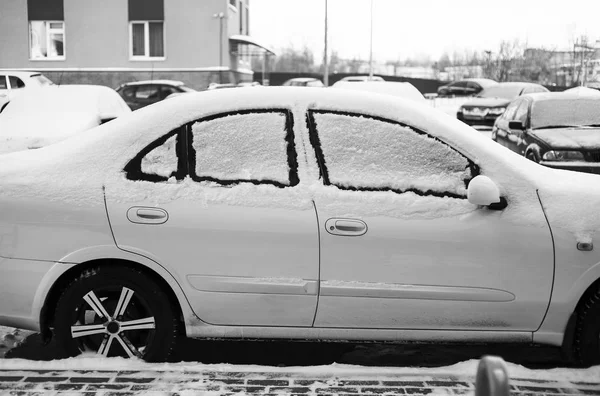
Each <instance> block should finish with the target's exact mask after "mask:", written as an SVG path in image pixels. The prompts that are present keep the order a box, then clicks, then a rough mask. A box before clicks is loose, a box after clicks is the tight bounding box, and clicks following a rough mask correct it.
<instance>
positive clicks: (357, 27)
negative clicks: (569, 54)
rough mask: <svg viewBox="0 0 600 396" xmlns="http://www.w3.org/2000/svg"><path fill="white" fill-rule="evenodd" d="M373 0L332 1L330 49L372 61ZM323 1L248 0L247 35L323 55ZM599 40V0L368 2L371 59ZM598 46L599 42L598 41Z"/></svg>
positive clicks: (276, 45)
mask: <svg viewBox="0 0 600 396" xmlns="http://www.w3.org/2000/svg"><path fill="white" fill-rule="evenodd" d="M369 15H370V0H329V18H328V19H329V46H330V49H333V50H336V51H338V53H339V54H340V56H342V57H344V58H352V57H361V58H362V59H368V58H369V28H370V23H369V22H370V21H369ZM324 19H325V0H250V34H251V35H252V36H253V37H254V38H255V39H257V40H260V41H261V42H263V43H264V44H267V45H271V46H272V47H273V48H276V49H277V48H281V47H286V46H288V45H293V46H296V47H302V46H304V45H307V46H308V47H310V48H311V49H313V51H315V58H318V59H321V57H322V51H323V41H324ZM580 34H586V35H588V36H589V37H590V38H591V39H592V42H594V41H595V40H600V0H495V1H490V0H373V56H374V58H375V60H379V61H385V60H396V59H404V58H406V57H413V58H414V57H416V56H419V55H420V54H426V55H429V56H431V58H432V59H434V60H437V59H438V58H439V56H440V55H441V54H442V53H443V52H444V51H448V52H449V53H450V54H452V52H453V51H455V50H456V51H458V52H460V53H464V50H465V49H469V50H491V51H496V49H497V48H498V45H499V42H500V41H501V40H507V39H508V40H512V39H515V38H519V39H520V40H521V41H523V42H524V41H527V42H528V43H529V46H530V47H533V46H537V47H540V46H544V47H547V48H556V49H567V48H568V46H569V42H572V41H573V39H574V37H576V36H577V35H580ZM598 44H599V45H600V43H598Z"/></svg>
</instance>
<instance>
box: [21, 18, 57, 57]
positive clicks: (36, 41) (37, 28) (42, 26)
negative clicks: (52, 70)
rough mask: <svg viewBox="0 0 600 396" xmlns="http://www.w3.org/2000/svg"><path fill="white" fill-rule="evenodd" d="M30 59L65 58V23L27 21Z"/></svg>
mask: <svg viewBox="0 0 600 396" xmlns="http://www.w3.org/2000/svg"><path fill="white" fill-rule="evenodd" d="M29 33H30V34H29V35H30V42H29V45H30V51H29V53H30V57H31V59H44V60H53V59H55V60H63V59H65V23H64V22H62V21H29Z"/></svg>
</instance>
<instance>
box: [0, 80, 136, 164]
mask: <svg viewBox="0 0 600 396" xmlns="http://www.w3.org/2000/svg"><path fill="white" fill-rule="evenodd" d="M130 112H131V110H130V109H129V107H128V106H127V104H126V103H125V102H124V101H123V99H121V97H120V96H119V95H118V94H117V93H116V92H115V91H114V90H112V89H110V88H108V87H104V86H100V85H60V86H59V85H52V86H48V87H45V88H43V89H36V90H29V89H28V90H24V91H23V92H22V93H21V94H20V95H18V96H17V97H15V98H14V99H13V100H12V101H11V102H10V103H9V104H8V105H7V106H6V108H5V109H4V111H3V112H2V113H1V114H0V154H5V153H10V152H14V151H22V150H28V149H37V148H40V147H44V146H47V145H49V144H53V143H56V142H59V141H61V140H64V139H66V138H68V137H70V136H73V135H75V134H77V133H80V132H83V131H86V130H88V129H91V128H93V127H95V126H98V125H101V124H103V123H106V122H108V121H110V120H113V119H115V118H117V117H119V116H121V115H123V114H127V113H130Z"/></svg>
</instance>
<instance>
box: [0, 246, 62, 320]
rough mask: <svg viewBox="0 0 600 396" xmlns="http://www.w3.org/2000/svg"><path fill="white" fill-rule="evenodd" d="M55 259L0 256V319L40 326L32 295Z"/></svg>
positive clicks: (33, 295)
mask: <svg viewBox="0 0 600 396" xmlns="http://www.w3.org/2000/svg"><path fill="white" fill-rule="evenodd" d="M53 266H54V263H52V262H47V261H39V260H19V259H9V258H3V257H0V273H1V274H2V276H0V323H2V324H3V325H5V326H15V327H20V328H24V329H29V330H39V317H40V316H39V307H38V308H37V309H36V307H35V303H34V302H35V296H36V293H37V292H38V289H39V286H40V284H41V283H42V280H43V279H44V278H45V277H46V276H47V274H48V272H49V271H50V270H51V268H52V267H53Z"/></svg>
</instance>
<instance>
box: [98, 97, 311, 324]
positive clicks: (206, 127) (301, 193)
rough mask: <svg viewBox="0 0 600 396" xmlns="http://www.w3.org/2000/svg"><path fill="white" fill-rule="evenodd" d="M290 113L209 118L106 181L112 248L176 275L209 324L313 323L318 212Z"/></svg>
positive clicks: (163, 140)
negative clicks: (302, 175)
mask: <svg viewBox="0 0 600 396" xmlns="http://www.w3.org/2000/svg"><path fill="white" fill-rule="evenodd" d="M292 125H293V121H292V114H291V112H289V111H287V110H280V109H274V110H273V109H266V110H261V111H259V110H252V111H247V112H237V113H232V114H229V113H228V114H220V115H214V116H211V117H209V118H205V119H201V120H198V121H196V122H192V123H190V124H188V125H185V126H182V127H181V128H179V129H177V130H174V131H172V132H171V133H167V134H165V136H163V137H162V138H161V139H159V140H157V141H155V142H154V143H152V144H150V145H149V146H147V147H145V148H143V149H141V151H140V152H139V154H138V155H137V156H136V157H135V158H132V159H131V160H130V162H129V163H128V165H127V166H126V167H125V169H124V176H123V177H120V178H117V179H118V180H115V181H114V182H113V183H109V184H107V185H106V200H107V208H108V212H109V218H110V222H111V226H112V230H113V233H114V237H115V241H116V243H117V245H118V246H119V247H120V248H121V249H124V250H128V251H132V252H135V253H138V254H141V255H145V256H147V257H149V258H151V259H152V260H154V261H156V262H157V263H160V264H161V265H162V266H164V267H165V268H167V269H168V270H169V271H170V272H171V273H172V274H174V276H175V278H176V280H177V281H178V282H179V284H180V285H181V287H182V288H183V290H184V292H185V294H186V297H187V299H188V301H189V302H190V304H191V306H192V309H193V310H194V312H195V313H196V314H197V316H198V317H199V318H200V319H202V320H203V321H205V322H207V323H211V324H218V325H254V326H311V325H312V323H313V320H314V315H315V311H316V305H317V290H318V276H319V273H318V265H319V240H318V225H317V219H316V213H315V210H314V205H313V203H312V200H311V199H310V197H309V195H308V191H307V189H306V187H305V186H301V185H300V184H299V178H298V161H297V158H298V154H297V151H296V148H297V147H302V146H298V145H297V144H296V141H295V137H294V131H293V128H292Z"/></svg>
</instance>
